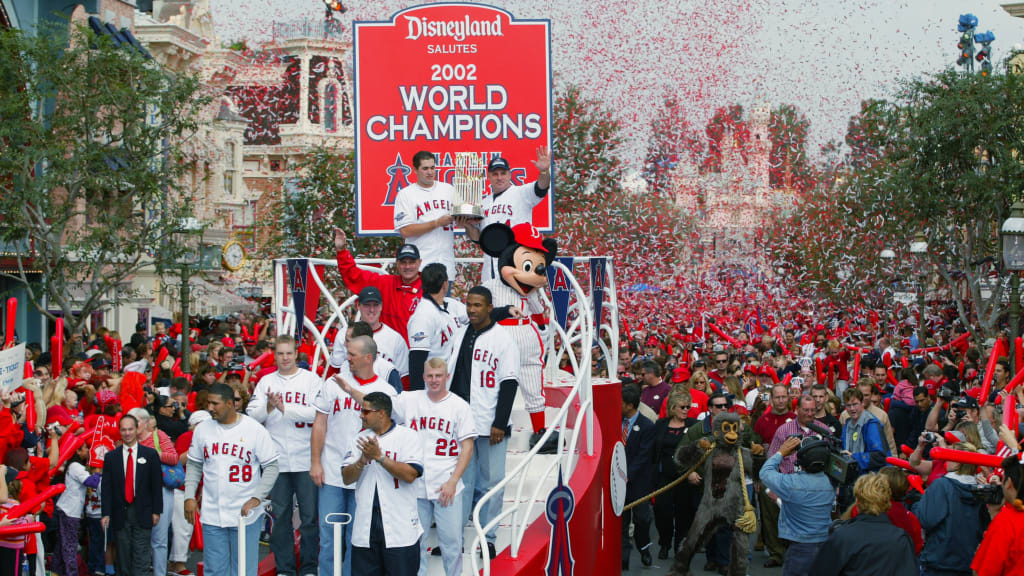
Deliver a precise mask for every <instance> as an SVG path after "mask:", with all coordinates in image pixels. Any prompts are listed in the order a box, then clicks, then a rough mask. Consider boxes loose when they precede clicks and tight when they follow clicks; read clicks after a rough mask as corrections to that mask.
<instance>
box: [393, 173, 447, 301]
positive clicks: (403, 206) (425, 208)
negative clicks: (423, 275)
mask: <svg viewBox="0 0 1024 576" xmlns="http://www.w3.org/2000/svg"><path fill="white" fill-rule="evenodd" d="M454 199H455V189H454V188H452V187H451V184H448V183H446V182H440V181H437V182H434V187H433V188H432V189H430V190H427V189H425V188H421V187H420V185H419V184H416V183H415V182H414V183H412V184H410V185H408V186H406V187H405V188H402V189H401V190H399V191H398V196H397V197H395V214H394V222H395V231H398V230H399V229H401V228H404V227H406V226H408V225H410V224H424V223H426V222H433V221H434V220H437V219H438V218H441V217H443V216H447V215H450V214H451V213H452V203H453V202H454ZM405 241H406V242H408V243H409V244H414V245H415V246H416V247H417V248H419V251H420V259H421V260H422V261H423V263H422V264H421V266H420V269H421V270H422V269H423V267H425V266H426V265H427V264H431V263H433V262H440V263H441V264H444V267H445V268H446V269H448V280H449V281H452V282H454V281H455V225H454V224H450V225H448V226H445V227H443V228H434V229H433V230H431V231H430V232H427V233H426V234H421V235H419V236H409V237H408V238H406V239H405Z"/></svg>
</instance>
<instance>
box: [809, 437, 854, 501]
mask: <svg viewBox="0 0 1024 576" xmlns="http://www.w3.org/2000/svg"><path fill="white" fill-rule="evenodd" d="M807 427H808V428H810V429H811V430H813V431H815V432H817V433H818V434H820V435H821V439H822V440H824V441H825V443H826V444H828V453H829V454H828V462H827V463H826V466H825V474H826V475H827V476H828V477H829V479H830V480H832V482H834V483H836V484H837V485H839V486H848V485H850V484H853V482H854V481H855V480H857V476H859V475H860V464H858V463H857V461H856V460H854V459H853V458H852V457H850V456H847V455H846V454H843V445H842V442H840V440H839V439H838V438H836V437H835V436H833V435H832V433H831V432H830V431H829V430H828V429H826V428H822V427H821V426H818V425H817V424H815V423H813V422H812V423H810V424H808V425H807Z"/></svg>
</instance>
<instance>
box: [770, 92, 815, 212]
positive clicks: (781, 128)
mask: <svg viewBox="0 0 1024 576" xmlns="http://www.w3.org/2000/svg"><path fill="white" fill-rule="evenodd" d="M810 125H811V122H810V121H809V120H807V117H806V116H804V115H803V114H802V113H801V112H800V111H799V110H797V109H796V106H793V105H792V104H782V105H780V106H778V107H775V108H772V113H771V118H770V120H769V121H768V137H769V139H770V140H771V145H772V148H771V153H770V154H769V156H768V163H769V166H770V168H769V169H768V175H769V181H770V182H771V186H772V188H794V189H796V190H797V191H798V192H801V193H804V192H807V191H809V190H811V189H812V188H813V187H814V185H815V183H816V182H817V174H816V172H815V169H814V167H813V166H812V165H811V164H810V163H809V162H808V161H807V149H806V148H807V129H808V128H809V127H810Z"/></svg>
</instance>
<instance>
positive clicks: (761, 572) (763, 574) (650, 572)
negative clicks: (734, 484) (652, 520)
mask: <svg viewBox="0 0 1024 576" xmlns="http://www.w3.org/2000/svg"><path fill="white" fill-rule="evenodd" d="M652 530H653V529H652ZM654 546H655V549H654V563H653V564H652V565H651V566H643V565H642V564H641V563H640V553H639V552H638V551H637V550H633V552H632V553H631V554H630V568H629V570H625V571H623V572H622V575H623V576H655V575H657V576H662V575H664V574H668V570H669V568H671V567H672V558H668V559H667V560H658V553H657V544H654ZM269 553H270V547H269V546H267V545H266V544H261V545H260V559H261V560H262V559H263V557H265V556H266V555H267V554H269ZM202 557H203V555H202V552H193V553H192V554H191V555H190V558H189V562H188V568H189V569H190V570H192V572H193V574H194V573H195V569H196V562H198V561H199V560H202ZM767 559H768V555H767V554H765V553H764V552H754V553H753V559H752V560H751V561H750V566H749V567H748V568H747V575H748V576H782V568H765V567H764V562H765V560H767ZM705 562H706V559H705V557H704V553H703V552H702V553H700V554H697V555H696V556H694V557H693V561H692V562H690V571H691V572H692V573H693V576H715V575H717V574H718V572H705V571H704V570H703V568H704V563H705Z"/></svg>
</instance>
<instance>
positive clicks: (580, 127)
mask: <svg viewBox="0 0 1024 576" xmlns="http://www.w3.org/2000/svg"><path fill="white" fill-rule="evenodd" d="M553 120H554V122H553V125H554V129H553V141H554V142H553V149H554V157H555V162H556V164H557V172H556V174H555V182H554V188H553V190H554V192H555V207H556V212H557V213H558V215H557V220H556V221H557V225H558V231H559V236H558V239H559V250H560V251H561V252H564V253H566V254H587V255H590V254H593V255H611V256H614V257H615V265H616V266H617V267H618V269H619V272H617V275H619V276H620V277H621V278H636V277H637V276H638V275H644V276H645V277H646V278H648V279H649V280H651V281H657V277H658V273H657V272H656V270H661V271H662V273H663V274H664V276H665V277H668V276H670V275H671V273H672V272H674V271H675V269H674V268H665V267H664V266H663V263H664V262H666V261H674V260H675V258H676V257H677V251H678V249H679V245H680V242H681V241H682V238H683V234H684V232H683V230H684V229H685V223H686V222H687V219H685V218H684V216H683V215H682V214H680V211H679V210H678V209H677V208H676V207H675V205H674V203H673V201H672V199H667V198H663V197H661V196H659V195H655V194H644V193H642V192H636V191H630V190H625V189H624V188H623V186H622V182H623V178H624V173H623V169H622V160H621V157H620V156H619V145H620V144H621V143H622V136H621V127H620V125H619V123H618V121H617V120H615V119H614V116H613V115H612V113H611V112H610V111H609V110H608V109H607V108H605V107H604V106H603V105H602V104H601V103H600V102H598V101H596V100H592V99H589V98H586V97H584V96H583V95H582V93H581V92H580V89H579V87H577V86H568V87H566V88H565V89H564V90H563V91H561V92H560V93H559V94H558V95H557V96H556V99H555V109H554V119H553Z"/></svg>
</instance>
